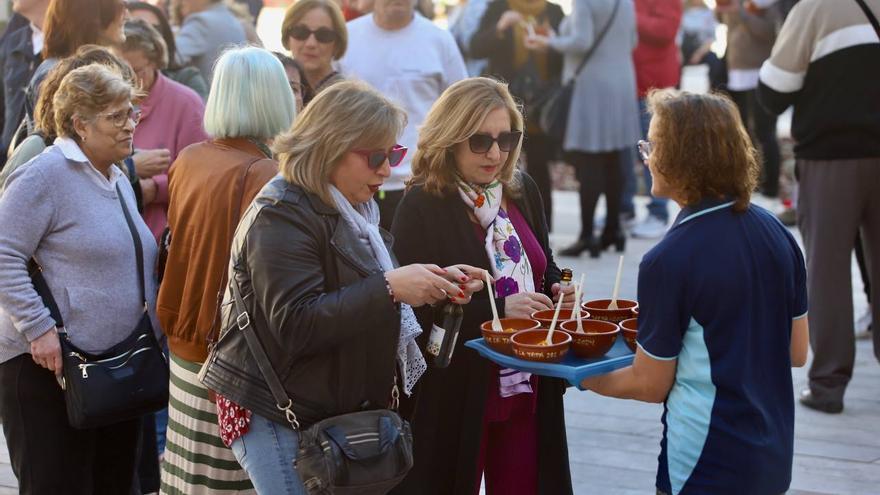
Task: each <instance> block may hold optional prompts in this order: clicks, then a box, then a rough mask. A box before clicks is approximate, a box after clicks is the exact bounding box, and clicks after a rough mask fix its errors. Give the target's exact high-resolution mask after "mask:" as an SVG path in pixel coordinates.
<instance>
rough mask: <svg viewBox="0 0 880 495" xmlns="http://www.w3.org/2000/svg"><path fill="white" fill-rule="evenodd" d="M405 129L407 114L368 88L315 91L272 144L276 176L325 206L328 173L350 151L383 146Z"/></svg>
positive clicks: (355, 85)
mask: <svg viewBox="0 0 880 495" xmlns="http://www.w3.org/2000/svg"><path fill="white" fill-rule="evenodd" d="M404 127H406V113H405V112H404V111H403V110H402V109H401V108H400V107H399V106H397V105H395V104H394V103H392V102H391V101H390V100H388V99H387V98H385V97H384V96H382V95H381V94H380V93H379V92H378V91H376V90H375V89H373V88H371V87H370V86H369V85H367V84H366V83H363V82H358V81H342V82H339V83H336V84H334V85H332V86H330V87H328V88H327V89H325V90H324V91H322V92H320V93H319V94H318V96H316V97H315V99H314V100H312V101H311V103H309V105H308V106H307V107H306V108H305V110H304V111H303V112H302V114H300V115H299V117H298V118H297V119H296V122H294V124H293V128H292V129H291V130H290V131H289V132H286V133H283V134H281V135H280V136H278V138H277V139H276V140H275V144H274V146H273V151H274V152H275V153H277V155H278V163H279V164H280V169H281V175H282V176H284V178H285V179H286V180H287V181H288V182H290V183H291V184H295V185H298V186H300V187H302V188H303V189H305V190H306V191H308V192H310V193H313V194H315V195H317V196H318V197H320V198H321V200H322V201H324V203H326V204H327V205H329V206H332V205H333V204H334V202H333V199H332V198H331V196H330V189H329V181H330V174H331V173H332V172H333V169H334V168H335V167H336V165H337V164H338V163H339V161H340V160H341V159H342V158H343V157H344V156H345V154H346V153H348V152H349V151H352V150H355V149H375V148H388V147H390V146H391V145H393V144H394V142H395V140H396V139H397V137H398V136H399V135H400V133H401V132H402V131H403V129H404Z"/></svg>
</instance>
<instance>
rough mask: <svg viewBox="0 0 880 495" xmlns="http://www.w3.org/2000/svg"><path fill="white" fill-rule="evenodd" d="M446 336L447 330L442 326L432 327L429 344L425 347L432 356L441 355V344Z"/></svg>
mask: <svg viewBox="0 0 880 495" xmlns="http://www.w3.org/2000/svg"><path fill="white" fill-rule="evenodd" d="M445 336H446V330H445V329H444V328H442V327H438V326H437V325H434V326H433V328H431V335H429V336H428V345H427V347H426V348H425V350H426V351H428V354H430V355H432V356H438V355H440V346H441V345H443V337H445Z"/></svg>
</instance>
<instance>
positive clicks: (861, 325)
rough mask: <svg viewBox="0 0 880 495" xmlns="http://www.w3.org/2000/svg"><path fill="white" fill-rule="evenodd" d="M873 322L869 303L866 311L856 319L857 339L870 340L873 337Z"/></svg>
mask: <svg viewBox="0 0 880 495" xmlns="http://www.w3.org/2000/svg"><path fill="white" fill-rule="evenodd" d="M871 323H872V315H871V305H870V304H869V305H868V309H867V310H866V311H865V313H864V314H863V315H862V316H860V317H859V319H858V320H856V339H858V340H868V339H870V338H871V326H872V325H871Z"/></svg>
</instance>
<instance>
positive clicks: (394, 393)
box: [389, 375, 400, 411]
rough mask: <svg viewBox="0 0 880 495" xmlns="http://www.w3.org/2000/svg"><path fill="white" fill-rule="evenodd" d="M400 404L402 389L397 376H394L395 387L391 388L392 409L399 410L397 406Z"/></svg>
mask: <svg viewBox="0 0 880 495" xmlns="http://www.w3.org/2000/svg"><path fill="white" fill-rule="evenodd" d="M399 406H400V389H399V388H397V376H396V375H395V377H394V387H392V388H391V407H390V408H389V409H391V410H392V411H397V408H398V407H399Z"/></svg>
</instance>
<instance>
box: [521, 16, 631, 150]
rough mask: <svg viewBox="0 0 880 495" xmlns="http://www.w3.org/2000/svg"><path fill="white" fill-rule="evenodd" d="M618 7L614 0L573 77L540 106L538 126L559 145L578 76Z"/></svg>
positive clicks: (566, 124)
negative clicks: (606, 19) (602, 24)
mask: <svg viewBox="0 0 880 495" xmlns="http://www.w3.org/2000/svg"><path fill="white" fill-rule="evenodd" d="M619 7H620V0H616V1H615V2H614V10H612V11H611V17H610V18H608V22H607V23H606V24H605V26H604V27H603V28H602V31H601V32H599V36H597V37H596V41H595V42H594V43H593V46H592V47H590V50H589V51H587V53H586V54H585V55H584V59H583V60H581V63H580V65H578V67H577V69H575V71H574V76H573V77H572V78H571V79H570V80H569V81H568V82H567V83H565V84H563V85H562V86H559V87H558V88H555V89H554V90H551V93H550V94H549V95H548V96H547V98H546V100H544V103H542V104H541V105H540V110H539V115H538V126H539V127H540V128H541V130H542V131H544V134H546V135H548V136H550V137H551V138H553V139H555V140H556V141H558V142H560V143H561V142H564V141H565V131H566V129H567V128H568V114H569V112H570V111H571V99H572V94H573V93H574V85H575V82H576V81H577V78H578V75H579V74H580V73H581V72H582V71H583V70H584V67H586V66H587V62H589V61H590V59H591V58H592V57H593V54H594V53H596V49H597V48H599V45H601V44H602V40H604V39H605V35H606V34H608V30H609V29H610V28H611V25H612V24H613V23H614V18H615V17H617V9H618V8H619Z"/></svg>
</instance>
